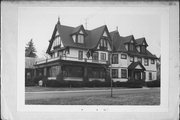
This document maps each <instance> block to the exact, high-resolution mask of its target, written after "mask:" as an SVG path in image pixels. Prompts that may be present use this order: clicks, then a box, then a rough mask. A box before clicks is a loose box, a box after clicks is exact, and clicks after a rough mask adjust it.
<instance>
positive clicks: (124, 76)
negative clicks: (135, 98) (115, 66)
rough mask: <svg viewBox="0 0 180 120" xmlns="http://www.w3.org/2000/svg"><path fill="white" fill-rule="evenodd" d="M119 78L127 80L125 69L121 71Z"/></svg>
mask: <svg viewBox="0 0 180 120" xmlns="http://www.w3.org/2000/svg"><path fill="white" fill-rule="evenodd" d="M123 72H125V73H123ZM124 74H125V75H124ZM121 78H127V69H121Z"/></svg>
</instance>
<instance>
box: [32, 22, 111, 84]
mask: <svg viewBox="0 0 180 120" xmlns="http://www.w3.org/2000/svg"><path fill="white" fill-rule="evenodd" d="M111 41H112V40H111V36H110V33H109V31H108V28H107V26H106V25H104V26H101V27H98V28H96V29H93V30H85V29H84V27H83V25H80V26H78V27H70V26H65V25H61V23H60V20H59V19H58V22H57V24H56V25H55V27H54V31H53V34H52V37H51V39H50V40H49V46H48V49H47V54H49V55H50V56H51V58H50V59H46V60H43V61H37V63H36V65H35V68H36V71H35V72H36V76H39V75H44V76H46V77H48V79H49V80H54V79H56V78H58V80H66V81H93V80H99V81H108V80H110V79H108V72H107V69H108V68H109V62H108V61H109V52H110V51H111ZM57 76H59V77H57Z"/></svg>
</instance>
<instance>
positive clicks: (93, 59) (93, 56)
mask: <svg viewBox="0 0 180 120" xmlns="http://www.w3.org/2000/svg"><path fill="white" fill-rule="evenodd" d="M94 54H97V59H94V58H95V57H94ZM92 60H96V61H98V60H99V53H98V52H94V53H93V54H92Z"/></svg>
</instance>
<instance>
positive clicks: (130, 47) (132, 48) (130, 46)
mask: <svg viewBox="0 0 180 120" xmlns="http://www.w3.org/2000/svg"><path fill="white" fill-rule="evenodd" d="M128 47H129V51H134V45H133V44H132V43H130V44H129V46H128Z"/></svg>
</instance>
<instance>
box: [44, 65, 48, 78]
mask: <svg viewBox="0 0 180 120" xmlns="http://www.w3.org/2000/svg"><path fill="white" fill-rule="evenodd" d="M44 76H47V68H46V67H45V68H44Z"/></svg>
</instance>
